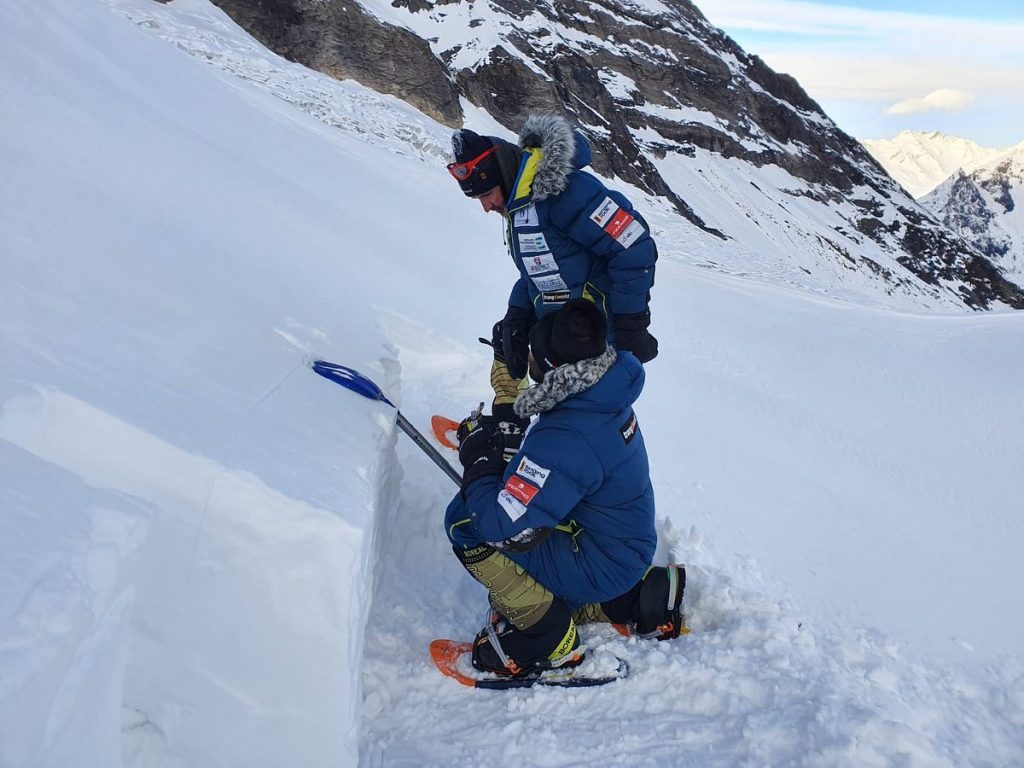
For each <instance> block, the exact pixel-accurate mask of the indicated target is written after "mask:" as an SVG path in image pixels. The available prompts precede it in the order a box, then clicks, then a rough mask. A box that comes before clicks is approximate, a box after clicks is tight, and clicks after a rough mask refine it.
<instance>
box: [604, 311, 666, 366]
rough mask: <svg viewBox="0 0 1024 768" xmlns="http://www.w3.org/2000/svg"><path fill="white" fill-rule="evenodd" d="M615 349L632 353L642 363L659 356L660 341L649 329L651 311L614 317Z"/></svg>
mask: <svg viewBox="0 0 1024 768" xmlns="http://www.w3.org/2000/svg"><path fill="white" fill-rule="evenodd" d="M614 320H615V347H616V348H617V349H622V350H625V351H626V352H632V353H633V354H634V355H636V357H637V359H638V360H639V361H640V362H641V363H647V362H650V361H651V360H653V359H654V358H656V357H657V356H658V340H657V339H656V338H654V337H653V336H652V335H651V334H650V332H649V331H648V330H647V327H648V326H649V325H650V324H651V311H650V310H649V309H645V310H644V311H643V312H638V313H636V314H635V315H614Z"/></svg>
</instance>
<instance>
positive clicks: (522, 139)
mask: <svg viewBox="0 0 1024 768" xmlns="http://www.w3.org/2000/svg"><path fill="white" fill-rule="evenodd" d="M519 146H520V148H522V149H531V148H536V149H540V150H541V152H542V153H543V156H542V157H541V160H540V162H539V163H538V164H537V172H536V175H535V176H534V177H533V200H535V201H540V200H544V199H545V198H548V197H554V196H555V195H559V194H561V193H562V192H564V191H565V188H566V186H567V185H568V183H569V174H571V173H572V172H573V171H576V170H579V169H580V168H583V167H584V166H586V165H589V163H590V146H589V145H588V144H587V140H586V139H584V138H583V135H582V134H580V133H578V132H577V131H575V130H574V129H573V127H572V124H571V123H570V122H569V121H568V120H567V119H566V118H564V117H562V116H561V115H531V116H530V117H528V118H527V119H526V122H525V123H524V124H523V130H522V131H520V132H519Z"/></svg>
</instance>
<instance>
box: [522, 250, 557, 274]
mask: <svg viewBox="0 0 1024 768" xmlns="http://www.w3.org/2000/svg"><path fill="white" fill-rule="evenodd" d="M523 266H524V267H526V274H528V275H539V274H540V273H541V272H554V271H557V270H558V262H556V261H555V257H554V256H553V255H552V254H550V253H540V254H537V255H536V256H524V257H523Z"/></svg>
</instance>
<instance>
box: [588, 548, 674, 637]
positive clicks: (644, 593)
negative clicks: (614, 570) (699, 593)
mask: <svg viewBox="0 0 1024 768" xmlns="http://www.w3.org/2000/svg"><path fill="white" fill-rule="evenodd" d="M685 589H686V569H685V568H683V566H681V565H674V564H671V565H668V566H665V567H661V566H657V567H655V566H652V567H651V568H648V569H647V573H645V574H644V577H643V578H642V579H640V581H638V582H637V583H636V585H635V586H634V587H633V588H632V589H630V590H629V591H628V592H626V593H625V594H624V595H620V596H619V597H616V598H615V599H614V600H608V601H607V602H604V603H601V605H600V608H601V613H603V614H604V615H606V616H607V617H608V620H609V621H611V622H612V623H613V624H615V625H616V626H617V627H620V628H621V629H620V631H622V630H625V631H624V632H623V634H633V635H637V636H638V637H643V638H654V639H657V640H671V639H672V638H675V637H679V635H680V633H682V632H688V631H689V630H687V629H686V626H685V624H684V618H683V610H682V603H683V590H685Z"/></svg>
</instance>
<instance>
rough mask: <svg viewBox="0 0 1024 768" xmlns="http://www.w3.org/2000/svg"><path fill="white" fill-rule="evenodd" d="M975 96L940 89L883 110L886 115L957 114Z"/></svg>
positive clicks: (953, 90) (969, 93) (955, 90)
mask: <svg viewBox="0 0 1024 768" xmlns="http://www.w3.org/2000/svg"><path fill="white" fill-rule="evenodd" d="M976 98H977V96H976V95H975V94H973V93H971V92H970V91H959V90H957V89H956V88H942V89H940V90H938V91H932V92H931V93H929V94H928V95H927V96H924V97H923V98H920V99H904V100H903V101H898V102H896V103H895V104H892V105H890V106H888V107H886V108H885V114H887V115H916V114H920V113H921V112H959V111H960V110H962V109H965V108H966V107H967V106H969V105H970V104H971V103H972V102H973V101H974V100H975V99H976Z"/></svg>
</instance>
